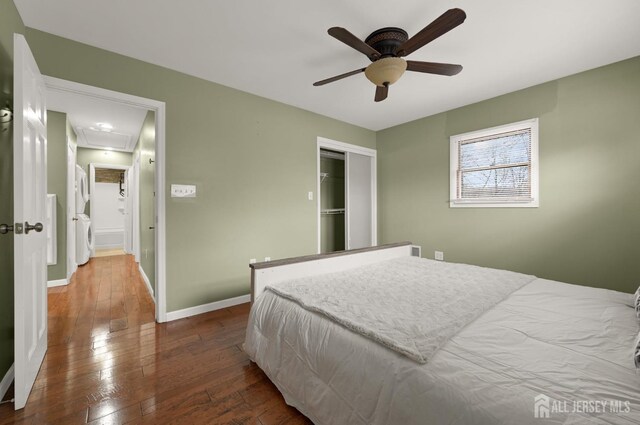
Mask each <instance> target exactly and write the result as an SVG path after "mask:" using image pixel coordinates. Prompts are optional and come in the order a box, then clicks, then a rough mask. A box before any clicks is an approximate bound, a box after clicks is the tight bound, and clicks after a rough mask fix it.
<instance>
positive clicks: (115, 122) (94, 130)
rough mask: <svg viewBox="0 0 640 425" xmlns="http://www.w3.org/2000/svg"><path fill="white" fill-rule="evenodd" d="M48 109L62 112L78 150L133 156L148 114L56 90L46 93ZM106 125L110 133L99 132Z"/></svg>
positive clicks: (94, 98) (143, 111) (48, 90)
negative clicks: (126, 153)
mask: <svg viewBox="0 0 640 425" xmlns="http://www.w3.org/2000/svg"><path fill="white" fill-rule="evenodd" d="M47 109H49V110H52V111H58V112H64V113H66V114H67V117H68V118H69V122H70V123H71V126H72V127H73V129H74V130H75V132H76V134H77V135H78V146H80V147H83V148H93V149H107V148H108V149H113V150H118V151H124V152H133V149H134V148H135V147H136V143H137V142H138V136H139V135H140V130H141V129H142V124H143V122H144V118H145V116H146V114H147V111H146V110H144V109H140V108H136V107H133V106H127V105H124V104H122V103H116V102H111V101H108V100H104V99H99V98H96V97H91V96H85V95H82V94H78V93H72V92H68V91H64V90H58V89H51V88H49V89H47ZM100 124H108V125H109V126H110V127H111V128H110V129H108V130H109V131H105V130H106V129H103V128H100Z"/></svg>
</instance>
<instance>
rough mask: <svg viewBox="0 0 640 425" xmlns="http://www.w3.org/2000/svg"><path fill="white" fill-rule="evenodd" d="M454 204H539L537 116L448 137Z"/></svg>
mask: <svg viewBox="0 0 640 425" xmlns="http://www.w3.org/2000/svg"><path fill="white" fill-rule="evenodd" d="M450 140H451V142H450V143H451V188H450V190H451V198H450V206H451V207H454V208H457V207H537V206H538V205H539V199H538V119H537V118H535V119H532V120H527V121H521V122H517V123H513V124H507V125H503V126H500V127H494V128H489V129H486V130H479V131H474V132H471V133H465V134H458V135H456V136H451V138H450Z"/></svg>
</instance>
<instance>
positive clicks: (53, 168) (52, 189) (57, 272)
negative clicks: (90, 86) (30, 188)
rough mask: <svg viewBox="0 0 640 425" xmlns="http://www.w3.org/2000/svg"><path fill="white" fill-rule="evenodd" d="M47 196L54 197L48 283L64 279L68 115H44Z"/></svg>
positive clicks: (58, 113)
mask: <svg viewBox="0 0 640 425" xmlns="http://www.w3.org/2000/svg"><path fill="white" fill-rule="evenodd" d="M47 193H54V194H56V195H57V197H56V234H57V256H58V258H57V262H56V264H55V265H52V266H48V267H47V273H48V277H47V279H48V280H49V281H51V280H59V279H66V277H67V220H66V217H67V214H66V210H67V115H66V114H63V113H61V112H54V111H47Z"/></svg>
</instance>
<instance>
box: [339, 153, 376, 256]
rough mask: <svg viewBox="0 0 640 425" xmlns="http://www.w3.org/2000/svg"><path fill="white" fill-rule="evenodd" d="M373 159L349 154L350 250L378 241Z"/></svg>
mask: <svg viewBox="0 0 640 425" xmlns="http://www.w3.org/2000/svg"><path fill="white" fill-rule="evenodd" d="M373 161H374V160H373V158H372V157H370V156H366V155H360V154H357V153H353V152H346V170H345V174H346V194H345V196H346V202H345V204H346V211H345V212H346V217H345V220H346V222H345V233H346V235H345V239H346V241H345V242H346V248H347V249H356V248H365V247H368V246H372V245H373V244H374V243H375V240H374V231H373V225H374V222H375V220H374V216H373V214H374V208H375V206H374V205H373V200H374V190H375V186H374V172H373V171H374V170H373V166H374V165H373Z"/></svg>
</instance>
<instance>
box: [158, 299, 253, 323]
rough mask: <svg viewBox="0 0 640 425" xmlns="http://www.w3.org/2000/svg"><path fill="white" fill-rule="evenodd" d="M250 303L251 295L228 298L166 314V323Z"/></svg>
mask: <svg viewBox="0 0 640 425" xmlns="http://www.w3.org/2000/svg"><path fill="white" fill-rule="evenodd" d="M250 301H251V295H250V294H247V295H240V296H239V297H235V298H228V299H226V300H221V301H215V302H212V303H209V304H202V305H198V306H195V307H189V308H185V309H182V310H176V311H170V312H168V313H167V321H172V320H178V319H184V318H185V317H190V316H195V315H197V314H203V313H208V312H210V311H215V310H220V309H223V308H227V307H232V306H234V305H238V304H245V303H248V302H250Z"/></svg>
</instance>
